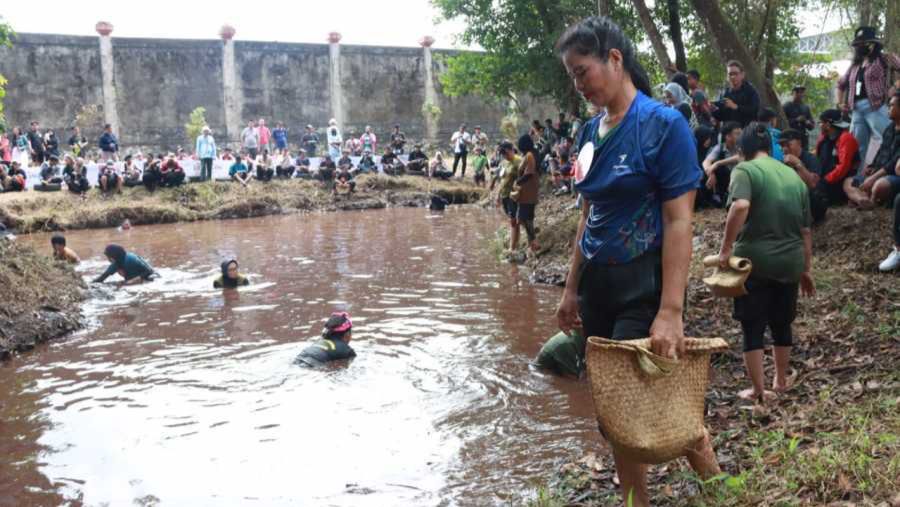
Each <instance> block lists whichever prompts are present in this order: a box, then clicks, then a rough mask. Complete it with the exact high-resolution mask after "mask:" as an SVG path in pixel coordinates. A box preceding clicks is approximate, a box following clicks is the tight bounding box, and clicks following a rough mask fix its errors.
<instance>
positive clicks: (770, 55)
mask: <svg viewBox="0 0 900 507" xmlns="http://www.w3.org/2000/svg"><path fill="white" fill-rule="evenodd" d="M778 7H779V5H778V2H777V0H770V2H769V6H768V10H769V11H770V12H768V14H767V16H766V27H765V30H766V49H765V55H766V67H765V71H764V73H765V76H766V81H768V82H769V83H774V82H775V67H776V66H777V63H778V62H776V61H775V41H776V38H777V37H778V33H777V28H778V25H777V23H778V21H777V20H778V16H779V15H780V13H779V12H778Z"/></svg>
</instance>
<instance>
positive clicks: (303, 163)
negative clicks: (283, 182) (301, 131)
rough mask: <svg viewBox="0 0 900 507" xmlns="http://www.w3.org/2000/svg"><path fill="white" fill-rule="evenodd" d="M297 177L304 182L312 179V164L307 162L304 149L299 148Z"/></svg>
mask: <svg viewBox="0 0 900 507" xmlns="http://www.w3.org/2000/svg"><path fill="white" fill-rule="evenodd" d="M296 166H297V177H298V178H303V179H304V180H308V179H310V178H312V172H311V171H310V169H309V168H310V166H312V163H311V162H310V161H309V157H307V156H306V149H304V148H300V154H299V155H297V161H296Z"/></svg>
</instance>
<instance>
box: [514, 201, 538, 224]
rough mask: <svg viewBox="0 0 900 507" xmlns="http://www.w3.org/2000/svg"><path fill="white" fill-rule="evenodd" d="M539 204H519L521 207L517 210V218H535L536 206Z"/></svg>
mask: <svg viewBox="0 0 900 507" xmlns="http://www.w3.org/2000/svg"><path fill="white" fill-rule="evenodd" d="M536 206H537V204H524V203H521V204H519V209H518V210H517V211H516V219H517V220H519V221H522V222H524V221H526V220H529V221H530V220H534V208H535V207H536Z"/></svg>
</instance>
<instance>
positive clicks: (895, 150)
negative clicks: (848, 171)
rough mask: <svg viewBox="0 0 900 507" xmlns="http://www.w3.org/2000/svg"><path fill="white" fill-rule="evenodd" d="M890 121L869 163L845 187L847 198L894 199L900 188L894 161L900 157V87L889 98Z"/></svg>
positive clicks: (889, 200)
mask: <svg viewBox="0 0 900 507" xmlns="http://www.w3.org/2000/svg"><path fill="white" fill-rule="evenodd" d="M890 106H891V107H890V110H889V114H890V118H891V124H890V125H888V126H887V128H886V129H884V132H883V133H882V135H881V138H882V141H881V146H879V148H878V152H877V153H876V154H875V158H874V159H873V160H872V163H871V164H869V165H868V166H867V167H866V170H865V171H863V172H862V174H859V175H857V176H856V177H854V178H853V184H852V185H851V186H850V187H849V188H847V195H848V196H849V197H850V200H852V201H857V202H864V203H866V206H864V207H868V206H867V205H868V203H869V202H871V203H872V204H873V205H881V204H884V203H886V202H891V201H893V200H894V196H895V195H897V193H898V192H900V174H897V171H896V166H897V161H898V160H900V91H897V92H895V93H894V95H893V96H892V97H891V100H890Z"/></svg>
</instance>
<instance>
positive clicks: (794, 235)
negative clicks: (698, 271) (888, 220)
mask: <svg viewBox="0 0 900 507" xmlns="http://www.w3.org/2000/svg"><path fill="white" fill-rule="evenodd" d="M771 146H772V139H771V137H770V134H769V132H768V130H767V129H766V125H765V124H762V123H757V122H754V123H751V124H750V125H748V126H747V127H746V128H745V129H744V132H743V133H742V134H741V137H740V141H738V148H739V149H740V151H741V152H742V153H743V154H744V160H745V161H744V162H741V163H740V164H738V165H737V166H735V168H734V170H733V171H732V174H731V184H730V187H729V201H730V209H729V210H728V218H727V219H726V222H725V237H724V238H723V239H722V248H721V249H720V250H719V265H720V266H722V267H725V266H727V265H728V258H729V257H731V255H732V251H733V252H734V255H736V256H738V257H747V258H749V259H750V260H751V261H752V262H753V271H752V272H751V273H750V278H748V279H747V283H746V284H745V286H746V288H747V295H745V296H741V297H739V298H736V299H735V300H734V318H735V320H737V321H739V322H740V323H741V327H742V328H743V331H744V364H745V365H746V367H747V374H748V376H749V377H750V381H751V383H752V384H753V388H752V389H746V390H744V391H741V392H740V393H739V396H740V397H741V398H745V399H753V400H758V401H760V402H762V401H764V400H765V399H767V398H772V397H774V396H775V394H774V393H772V392H771V391H767V390H766V389H765V372H764V370H763V336H764V335H765V333H766V327H768V328H769V329H770V330H771V331H772V341H774V342H775V347H774V351H773V355H774V356H775V381H774V384H773V388H774V390H775V391H784V390H786V389H787V388H788V385H787V379H786V373H787V368H788V362H789V361H790V357H791V343H792V333H791V324H792V323H793V322H794V318H795V317H796V315H797V293H798V289H803V294H804V295H806V296H812V295H814V294H815V291H816V288H815V284H814V282H813V279H812V275H811V274H810V269H811V262H812V233H811V232H810V226H811V225H812V215H811V212H810V205H809V192H808V191H807V188H806V185H805V184H804V183H803V180H801V179H800V176H798V175H797V172H796V171H794V170H793V169H791V168H790V167H788V166H786V165H784V164H783V163H781V162H779V161H777V160H775V159H774V158H772V157H771V155H770V154H769V151H770V150H771ZM735 239H737V242H735Z"/></svg>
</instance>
